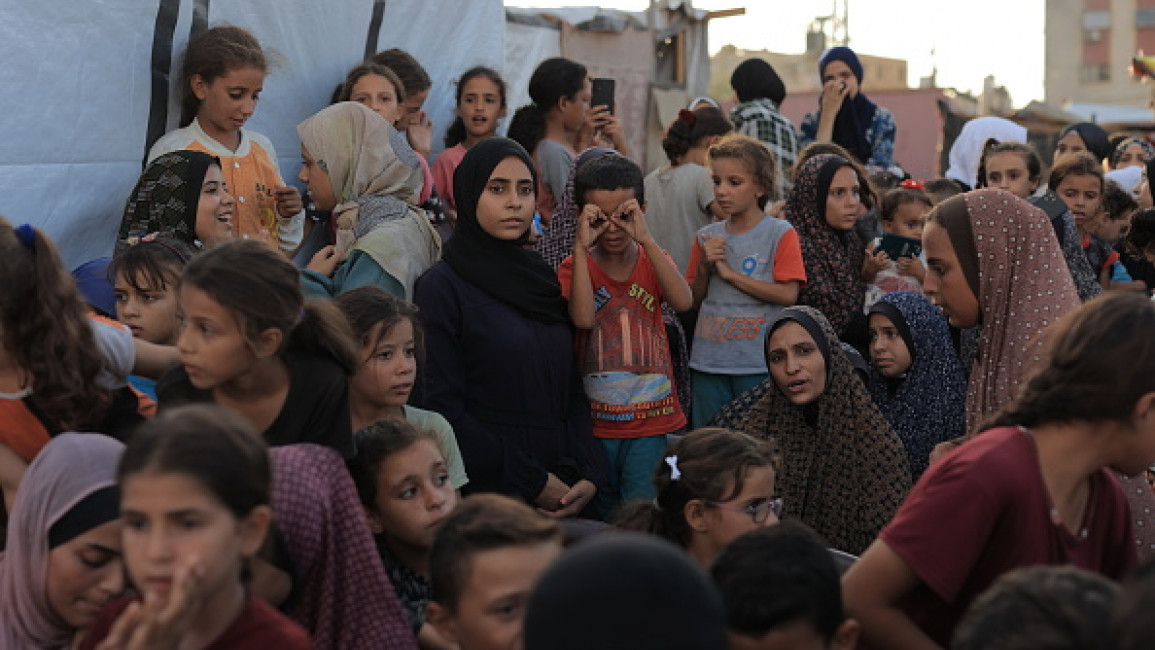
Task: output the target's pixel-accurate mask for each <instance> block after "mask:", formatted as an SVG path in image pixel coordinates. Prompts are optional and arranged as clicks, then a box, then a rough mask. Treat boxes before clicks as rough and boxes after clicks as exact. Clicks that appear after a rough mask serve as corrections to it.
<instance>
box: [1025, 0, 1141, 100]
mask: <svg viewBox="0 0 1155 650" xmlns="http://www.w3.org/2000/svg"><path fill="white" fill-rule="evenodd" d="M1085 6H1086V3H1085V1H1084V0H1046V35H1045V41H1046V55H1045V57H1044V61H1045V66H1046V73H1045V76H1044V83H1045V93H1046V100H1047V103H1049V104H1054V105H1056V106H1062V105H1063V104H1065V103H1067V102H1069V101H1070V102H1090V103H1096V104H1118V105H1132V106H1146V105H1147V104H1148V102H1149V101H1150V99H1151V89H1150V88H1149V87H1148V86H1146V85H1143V84H1140V83H1139V82H1137V81H1135V80H1134V79H1131V77H1130V75H1128V73H1127V67H1128V66H1129V65H1130V63H1131V57H1132V56H1134V54H1135V51H1136V45H1135V28H1134V23H1135V0H1110V6H1111V28H1110V38H1111V44H1110V57H1111V60H1110V64H1109V66H1110V68H1109V70H1110V72H1109V74H1110V79H1109V80H1107V81H1096V82H1084V81H1082V77H1081V68H1082V63H1083V13H1084V11H1085ZM1149 54H1150V53H1149Z"/></svg>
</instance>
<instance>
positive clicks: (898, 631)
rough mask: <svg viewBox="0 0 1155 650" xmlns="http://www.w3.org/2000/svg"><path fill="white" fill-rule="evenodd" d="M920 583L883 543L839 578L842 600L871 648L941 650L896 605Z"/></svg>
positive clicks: (876, 544)
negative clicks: (840, 579) (858, 624)
mask: <svg viewBox="0 0 1155 650" xmlns="http://www.w3.org/2000/svg"><path fill="white" fill-rule="evenodd" d="M920 583H921V581H920V580H919V577H918V575H917V574H915V572H914V571H913V570H912V569H911V568H910V565H908V564H907V563H906V560H904V559H902V556H901V555H899V554H898V553H896V552H895V551H894V549H892V548H891V547H890V546H889V545H887V543H886V542H884V541H882V540H876V541H875V542H874V543H873V544H871V546H870V548H868V549H866V552H865V553H863V554H862V557H861V558H859V560H858V561H857V562H855V563H854V566H852V567H850V570H849V571H847V573H846V575H845V576H844V577H843V578H842V598H843V601H844V602H845V603H846V613H847V615H848V616H850V617H851V618H854V619H857V620H858V622H859V623H860V624H861V625H862V635H863V638H864V639H865V640H866V642H867V643H869V644H870V646H871V647H877V648H893V649H894V650H942V649H941V648H939V646H938V645H936V644H935V643H934V641H931V640H930V638H928V637H927V636H926V634H925V633H924V632H923V631H922V630H921V629H919V628H918V626H916V625H915V624H914V621H912V620H910V617H909V616H907V615H906V613H905V612H903V611H902V609H900V608H899V606H898V603H899V602H901V601H902V599H903V598H905V597H906V596H907V595H909V594H910V592H912V591H914V590H915V588H917V587H918V585H919V584H920Z"/></svg>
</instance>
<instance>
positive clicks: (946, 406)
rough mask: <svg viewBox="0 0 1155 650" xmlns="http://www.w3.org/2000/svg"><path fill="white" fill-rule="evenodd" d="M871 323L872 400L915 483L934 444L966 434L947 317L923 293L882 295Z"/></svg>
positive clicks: (962, 389) (959, 371)
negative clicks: (900, 446) (898, 444)
mask: <svg viewBox="0 0 1155 650" xmlns="http://www.w3.org/2000/svg"><path fill="white" fill-rule="evenodd" d="M869 318H870V338H871V345H870V356H871V359H872V360H873V361H874V362H875V363H874V364H873V365H872V366H871V368H870V377H869V384H868V387H869V389H870V395H871V397H873V398H874V402H875V403H876V404H877V405H878V408H879V409H880V410H881V411H882V414H883V415H884V416H885V417H886V419H887V420H888V421H889V422H890V425H891V426H892V427H894V431H895V433H897V434H898V437H899V439H900V440H902V444H903V447H905V448H906V454H907V456H908V458H909V460H910V473H911V477H912V478H913V479H914V480H916V481H917V480H918V477H919V476H922V473H923V472H924V471H925V470H926V467H927V464H928V463H929V462H930V453H931V451H933V450H934V447H935V445H937V444H938V443H940V442H943V441H945V440H950V439H952V438H957V437H958V436H960V435H962V434H963V432H964V430H965V425H966V419H965V411H964V405H965V402H966V392H967V383H966V375H965V374H963V367H962V364H961V363H960V362H959V359H958V355H957V354H956V353H955V350H954V347H953V345H952V344H951V337H950V328H949V327H948V326H947V322H946V318H944V317H943V315H942V312H940V311H939V310H938V309H936V308H935V307H934V305H932V304H931V303H930V301H929V300H927V299H926V297H925V296H923V295H922V294H920V293H911V292H896V293H891V294H888V295H885V296H883V297H882V298H880V299H879V301H878V302H877V303H875V304H874V306H873V307H871V309H870V316H869ZM895 338H897V339H898V340H894V339H895ZM895 348H898V350H897V352H896V350H895ZM904 352H905V354H904Z"/></svg>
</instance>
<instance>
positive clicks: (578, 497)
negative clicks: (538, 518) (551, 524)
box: [545, 478, 598, 519]
mask: <svg viewBox="0 0 1155 650" xmlns="http://www.w3.org/2000/svg"><path fill="white" fill-rule="evenodd" d="M597 493H598V488H597V486H596V485H594V484H593V483H592V482H590V481H587V480H586V479H584V478H583V479H582V480H580V481H578V482H577V483H574V485H573V487H572V488H570V489H569V491H568V492H566V493H565V494H564V495H563V496H562V497H561V499H559V501H558V503H559V505H560V506H561V507H560V508H558V509H557V510H555V511H553V512H549V513H545V514H546V515H547V516H549V517H554V518H556V519H564V518H566V517H574V516H576V515H577V514H578V513H580V512H581V511H582V510H584V509H585V507H586V504H588V503H589V502H590V500H591V499H593V498H594V495H595V494H597Z"/></svg>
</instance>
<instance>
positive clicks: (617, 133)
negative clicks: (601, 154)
mask: <svg viewBox="0 0 1155 650" xmlns="http://www.w3.org/2000/svg"><path fill="white" fill-rule="evenodd" d="M601 139H602V141H603V143H604V144H605V145H606V146H609V147H613V148H614V150H615V151H617V152H618V153H620V154H622V155H623V156H626V155H629V151H628V149H627V147H626V136H625V134H624V133H622V121H621V120H619V119H618V116H617V115H614V114H613V113H608V112H607V113H606V116H605V123H604V124H603V125H602V127H601Z"/></svg>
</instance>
